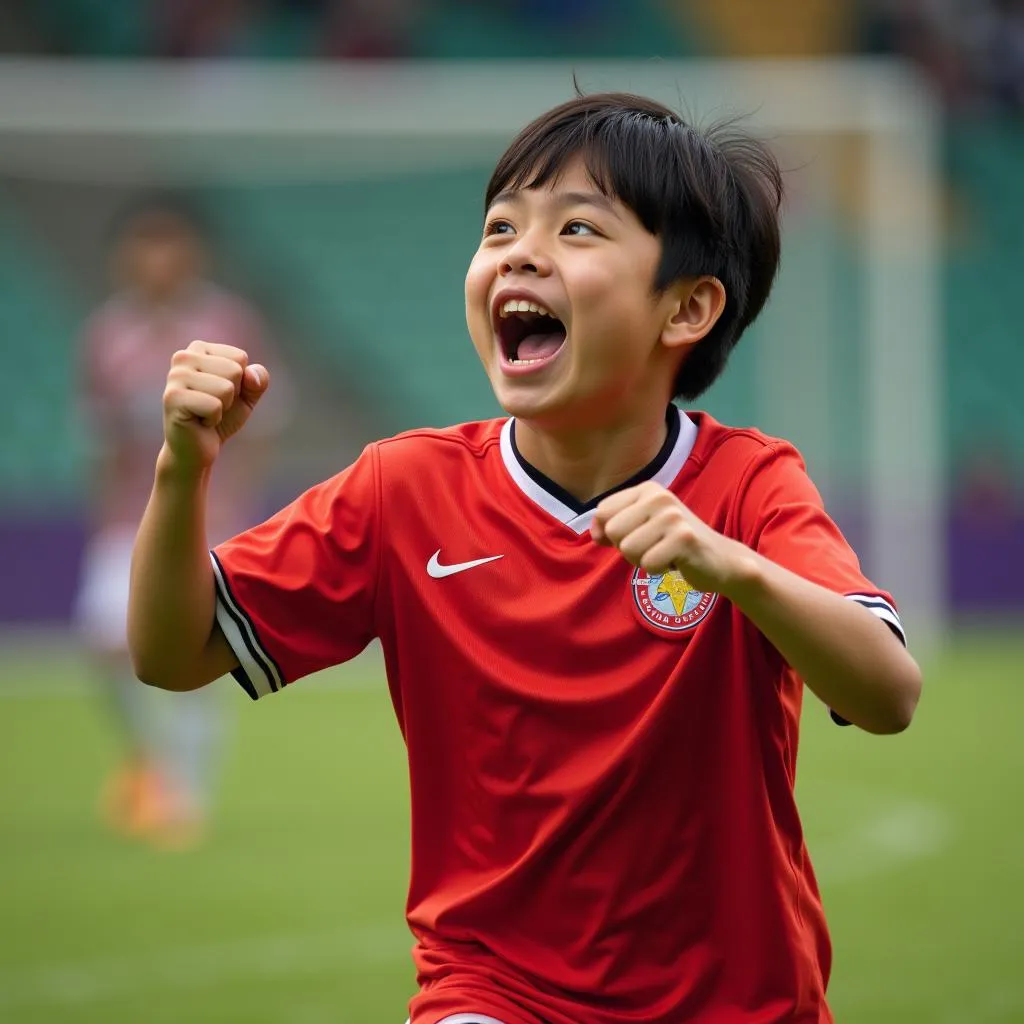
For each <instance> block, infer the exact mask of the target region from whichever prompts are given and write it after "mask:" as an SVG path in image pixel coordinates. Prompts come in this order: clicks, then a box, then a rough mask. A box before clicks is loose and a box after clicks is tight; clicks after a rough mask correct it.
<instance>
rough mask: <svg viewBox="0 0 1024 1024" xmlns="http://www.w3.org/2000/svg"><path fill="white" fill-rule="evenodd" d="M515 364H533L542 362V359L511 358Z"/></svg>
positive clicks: (511, 361)
mask: <svg viewBox="0 0 1024 1024" xmlns="http://www.w3.org/2000/svg"><path fill="white" fill-rule="evenodd" d="M509 362H510V363H511V364H512V365H513V366H531V365H532V364H533V363H541V362H543V360H542V359H510V360H509Z"/></svg>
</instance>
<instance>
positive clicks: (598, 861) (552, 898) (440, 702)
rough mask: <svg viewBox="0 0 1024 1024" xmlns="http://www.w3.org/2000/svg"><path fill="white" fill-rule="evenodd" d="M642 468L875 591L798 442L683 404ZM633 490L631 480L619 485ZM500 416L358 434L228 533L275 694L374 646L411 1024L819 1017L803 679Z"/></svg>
mask: <svg viewBox="0 0 1024 1024" xmlns="http://www.w3.org/2000/svg"><path fill="white" fill-rule="evenodd" d="M668 423H669V432H668V437H667V440H666V442H665V445H664V447H663V448H662V450H661V452H660V453H659V455H658V457H657V458H656V459H655V460H654V462H652V463H651V464H650V465H649V466H648V467H647V469H646V470H645V471H644V472H643V473H641V474H639V475H638V476H637V477H636V478H634V479H633V480H631V481H629V482H628V483H630V484H631V483H638V482H639V481H640V480H641V479H648V478H651V479H654V480H656V481H657V482H659V483H661V484H663V485H665V486H666V487H669V488H670V489H671V490H672V491H673V492H674V493H675V494H676V495H678V497H679V498H680V499H681V500H682V501H684V502H685V503H686V504H687V505H688V506H689V507H690V508H691V509H692V510H693V511H694V512H695V513H696V514H697V515H698V516H700V517H701V519H703V520H704V521H705V522H706V523H708V524H710V525H711V526H712V527H714V529H716V530H719V531H721V532H722V533H724V534H726V535H728V536H730V537H735V538H738V539H740V540H742V541H743V542H744V543H746V544H748V545H750V546H751V547H752V548H755V549H756V550H758V551H760V552H761V553H763V554H764V555H765V556H767V557H768V558H770V559H772V560H774V561H776V562H778V563H780V564H782V565H784V566H787V567H788V568H790V569H792V570H794V571H795V572H797V573H799V574H800V575H801V576H804V577H806V578H808V579H811V580H814V581H815V582H817V583H820V584H822V585H823V586H825V587H828V588H829V589H831V590H834V591H837V592H838V593H841V594H847V595H849V596H850V597H852V598H853V599H854V600H857V601H859V602H861V603H862V604H864V605H865V606H866V607H868V608H870V609H871V610H872V611H873V612H874V613H875V614H876V615H878V616H879V617H880V618H881V619H883V620H885V621H886V622H887V623H888V624H889V625H890V626H891V627H892V628H894V629H896V630H897V631H900V626H899V619H898V617H897V613H896V610H895V608H894V607H893V604H892V600H891V598H890V597H889V595H888V594H885V593H883V592H881V591H879V590H878V589H877V588H876V587H875V586H873V585H872V584H871V583H870V582H868V580H866V579H865V578H864V576H863V575H862V574H861V571H860V568H859V566H858V562H857V558H856V556H855V555H854V553H853V552H852V551H851V549H850V547H849V546H848V545H847V543H846V542H845V540H844V539H843V537H842V535H841V534H840V532H839V530H838V528H837V527H836V526H835V525H834V524H833V522H832V521H831V520H830V519H829V518H828V516H827V515H826V514H825V512H824V510H823V508H822V503H821V499H820V497H819V495H818V493H817V491H816V490H815V488H814V486H813V485H812V483H811V482H810V480H809V479H808V477H807V475H806V473H805V471H804V466H803V463H802V461H801V459H800V456H799V455H798V454H797V452H796V451H795V450H794V449H793V448H792V447H791V446H790V445H788V444H786V443H784V442H781V441H777V440H774V439H772V438H769V437H766V436H764V435H763V434H761V433H758V432H757V431H754V430H736V429H731V428H727V427H724V426H722V425H720V424H719V423H716V422H715V421H714V420H713V419H712V418H711V417H710V416H707V415H706V414H693V415H691V416H687V415H684V414H683V413H682V412H680V411H679V410H677V409H676V408H675V407H671V408H670V409H669V415H668ZM627 485H628V484H624V485H623V486H627ZM595 504H596V501H595V502H590V503H589V504H587V505H580V504H579V503H577V502H575V501H574V500H573V499H572V498H571V497H570V496H569V495H568V494H566V493H565V492H564V491H561V490H560V489H559V488H558V487H557V486H556V485H555V484H554V483H552V482H551V481H550V480H548V479H547V478H545V477H544V476H543V475H542V474H540V473H538V472H537V471H536V470H535V469H533V468H532V467H531V466H529V465H527V464H526V463H525V462H524V461H523V459H522V458H521V456H520V455H519V453H518V451H517V450H516V447H515V426H514V421H512V420H506V421H502V420H494V421H490V422H484V423H470V424H464V425H462V426H457V427H453V428H450V429H445V430H420V431H414V432H412V433H409V434H405V435H402V436H400V437H396V438H392V439H390V440H386V441H382V442H379V443H377V444H373V445H370V446H369V447H368V448H367V449H366V450H365V451H364V453H363V454H362V456H361V457H360V458H359V459H358V460H357V461H356V462H355V463H354V464H353V465H352V466H351V467H350V468H348V469H346V470H345V471H344V472H342V473H340V474H339V475H338V476H336V477H334V478H332V479H330V480H328V481H326V482H325V483H323V484H321V485H319V486H317V487H315V488H313V489H312V490H310V491H309V492H307V493H306V494H305V495H303V496H302V497H301V498H299V499H298V500H297V501H295V502H294V503H293V504H292V505H290V506H289V507H288V508H286V509H284V510H283V511H282V512H280V513H279V514H278V515H276V516H275V517H274V518H272V519H271V520H269V521H268V522H267V523H265V524H263V525H262V526H259V527H257V528H256V529H254V530H251V531H249V532H248V533H245V534H242V535H241V536H239V537H237V538H235V539H234V540H232V541H229V542H228V543H227V544H224V545H222V546H221V547H219V548H218V549H217V551H216V556H215V558H214V564H215V568H216V577H217V588H218V609H217V615H218V621H219V623H220V625H221V627H222V629H223V630H224V633H225V634H226V636H227V637H228V640H229V641H230V642H231V644H232V646H233V648H234V650H235V652H236V653H237V655H238V658H239V661H240V662H241V669H240V670H238V671H237V672H236V675H237V676H238V678H239V680H240V681H241V682H242V683H243V685H244V686H245V688H246V689H247V690H248V691H249V693H250V694H251V695H252V696H261V695H263V694H266V693H270V692H271V691H273V690H277V689H280V688H281V687H283V686H285V685H287V684H289V683H291V682H293V681H295V680H296V679H299V678H300V677H301V676H304V675H306V674H307V673H309V672H313V671H315V670H317V669H321V668H324V667H325V666H328V665H333V664H336V663H338V662H341V661H344V660H346V659H348V658H351V657H352V656H353V655H355V654H356V653H358V652H359V651H360V650H362V649H363V647H364V646H365V645H366V644H367V643H368V642H369V641H370V640H371V639H372V638H374V637H379V638H380V642H381V644H382V646H383V650H384V655H385V660H386V665H387V674H388V680H389V685H390V689H391V695H392V699H393V701H394V706H395V711H396V714H397V716H398V722H399V725H400V727H401V729H402V733H403V736H404V737H405V741H406V744H407V747H408V753H409V763H410V776H411V790H412V834H413V835H412V878H411V883H410V891H409V901H408V920H409V924H410V927H411V929H412V931H413V933H414V935H415V937H416V940H417V944H416V948H415V953H414V956H415V960H416V966H417V968H418V973H419V981H420V985H421V991H420V993H419V994H418V995H417V996H416V997H415V998H414V999H413V1002H412V1020H413V1024H436V1022H437V1021H439V1020H441V1019H442V1018H444V1017H445V1016H446V1015H448V1014H456V1013H467V1014H468V1013H479V1014H488V1015H490V1016H492V1017H494V1018H496V1019H498V1020H500V1021H502V1022H503V1024H540V1022H544V1024H626V1022H630V1024H638V1022H643V1024H681V1022H682V1021H687V1022H691V1024H755V1022H756V1024H769V1022H782V1021H785V1022H786V1024H798V1022H799V1024H812V1022H813V1024H824V1022H830V1021H831V1020H832V1017H831V1014H830V1013H829V1010H828V1007H827V1006H826V1003H825V986H826V982H827V979H828V973H829V963H830V948H829V940H828V935H827V932H826V928H825V920H824V917H823V913H822V907H821V901H820V898H819V895H818V889H817V885H816V883H815V879H814V874H813V872H812V869H811V865H810V862H809V860H808V856H807V850H806V848H805V846H804V841H803V834H802V831H801V826H800V821H799V818H798V816H797V809H796V804H795V801H794V795H793V786H794V780H795V771H796V750H797V730H798V723H799V717H800V702H801V693H802V685H801V682H800V680H799V679H798V678H797V677H796V676H795V675H794V673H793V672H792V670H791V669H789V668H788V666H787V665H786V664H785V663H784V661H783V660H782V658H781V657H780V655H779V654H778V653H777V652H776V651H775V649H774V648H773V647H772V646H771V644H769V643H768V641H767V640H766V639H765V638H764V637H763V636H762V635H761V634H760V633H759V632H758V630H757V629H756V628H755V627H754V626H753V625H752V624H751V623H750V622H749V621H748V620H747V619H746V618H745V617H744V616H743V615H742V614H741V613H740V612H739V611H738V610H737V609H736V608H735V607H733V606H732V605H731V604H730V603H729V602H728V601H726V600H725V599H723V598H720V597H717V596H716V595H714V594H706V593H700V592H698V591H695V590H694V589H693V588H692V587H690V586H689V585H688V584H687V582H686V581H685V580H684V579H683V578H682V577H681V576H680V575H679V574H678V573H669V574H667V575H665V576H655V577H651V576H649V575H648V574H647V573H645V572H643V571H642V570H638V569H635V568H634V567H633V566H631V565H629V564H628V563H627V562H626V561H625V560H624V559H623V558H622V556H621V555H620V554H619V553H618V552H617V551H615V550H613V549H609V548H605V547H600V546H598V545H596V544H595V543H594V542H593V541H592V540H591V538H590V534H589V527H590V523H591V520H592V518H593V509H594V506H595Z"/></svg>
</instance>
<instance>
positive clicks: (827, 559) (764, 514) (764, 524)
mask: <svg viewBox="0 0 1024 1024" xmlns="http://www.w3.org/2000/svg"><path fill="white" fill-rule="evenodd" d="M740 528H741V533H742V538H741V539H742V540H743V542H744V543H745V544H747V545H748V546H749V547H752V548H753V549H754V550H755V551H757V552H758V553H759V554H762V555H764V556H765V558H768V559H770V560H771V561H773V562H776V563H778V564H779V565H781V566H783V567H784V568H786V569H789V570H790V571H791V572H795V573H796V574H797V575H798V576H802V577H804V579H808V580H811V582H813V583H817V584H818V585H819V586H822V587H825V588H826V589H828V590H832V591H835V592H836V593H837V594H842V595H844V596H845V597H848V598H849V599H850V600H851V601H856V602H857V603H858V604H860V605H863V607H865V608H867V610H868V611H870V612H871V613H872V614H873V615H877V616H878V618H880V619H881V620H882V621H883V622H885V623H886V625H888V626H889V628H890V629H891V630H892V631H893V632H894V633H895V634H896V635H897V636H898V637H899V638H900V640H902V641H903V642H904V643H906V635H905V634H904V632H903V624H902V622H900V617H899V613H898V611H897V610H896V605H895V602H894V601H893V598H892V595H891V594H889V593H887V592H886V591H884V590H882V589H881V588H879V587H878V586H876V585H875V584H874V583H872V582H871V581H870V580H869V579H868V578H867V577H866V576H865V575H864V574H863V572H862V571H861V568H860V562H859V561H858V559H857V556H856V554H855V553H854V551H853V549H852V548H851V547H850V545H849V543H848V542H847V540H846V538H845V537H844V536H843V534H842V532H841V531H840V529H839V527H838V526H837V525H836V524H835V523H834V522H833V521H832V519H831V518H830V517H829V515H828V513H826V511H825V506H824V503H823V502H822V499H821V495H820V494H819V493H818V490H817V488H816V487H815V486H814V484H813V483H812V482H811V479H810V477H809V476H808V475H807V471H806V469H805V467H804V463H803V459H802V458H801V457H800V454H799V453H798V452H797V450H796V449H795V448H793V447H792V445H788V444H783V443H777V444H776V445H774V446H772V448H771V449H769V450H768V452H767V457H766V458H764V459H763V461H761V462H760V463H759V464H757V465H756V466H755V467H754V469H753V471H752V472H751V473H750V474H749V479H748V481H747V486H746V487H745V489H744V491H743V494H742V498H741V506H740Z"/></svg>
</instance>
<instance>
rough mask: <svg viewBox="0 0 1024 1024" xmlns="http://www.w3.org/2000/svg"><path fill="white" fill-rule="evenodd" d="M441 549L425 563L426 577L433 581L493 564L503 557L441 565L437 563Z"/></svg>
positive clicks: (492, 556)
mask: <svg viewBox="0 0 1024 1024" xmlns="http://www.w3.org/2000/svg"><path fill="white" fill-rule="evenodd" d="M440 554H441V549H440V548H438V549H437V550H436V551H435V552H434V553H433V554H432V555H431V556H430V561H429V562H427V575H428V576H433V578H434V579H435V580H443V579H444V578H445V576H454V575H455V574H456V573H457V572H465V571H466V570H467V569H475V568H476V567H477V566H478V565H486V563H487V562H495V561H497V560H498V559H499V558H504V557H505V556H504V555H491V556H490V558H474V559H473V561H472V562H455V563H454V564H453V565H442V564H441V563H440V562H439V561H438V556H439V555H440Z"/></svg>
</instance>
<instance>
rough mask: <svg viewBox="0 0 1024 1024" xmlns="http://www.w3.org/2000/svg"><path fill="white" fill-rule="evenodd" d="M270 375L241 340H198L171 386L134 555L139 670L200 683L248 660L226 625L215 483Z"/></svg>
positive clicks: (149, 679) (169, 686)
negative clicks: (213, 532) (217, 567)
mask: <svg viewBox="0 0 1024 1024" xmlns="http://www.w3.org/2000/svg"><path fill="white" fill-rule="evenodd" d="M269 382H270V376H269V374H268V373H267V371H266V369H265V368H264V367H262V366H258V365H254V366H249V365H248V357H247V355H246V353H245V352H243V351H242V350H241V349H238V348H234V347H232V346H230V345H214V344H209V343H207V342H202V341H194V342H192V344H191V345H189V347H188V348H187V349H185V350H184V351H181V352H176V353H175V354H174V357H173V359H172V361H171V369H170V373H169V374H168V377H167V387H166V389H165V390H164V398H163V416H164V444H163V447H162V448H161V450H160V455H159V456H158V458H157V465H156V474H155V479H154V483H153V491H152V493H151V495H150V498H149V504H148V505H147V506H146V511H145V514H144V515H143V517H142V522H141V524H140V526H139V531H138V535H137V537H136V540H135V548H134V551H133V554H132V572H131V591H130V597H129V602H128V649H129V652H130V654H131V658H132V664H133V666H134V669H135V673H136V675H137V676H138V677H139V679H141V680H142V681H143V682H145V683H149V684H150V685H152V686H158V687H160V688H161V689H165V690H194V689H197V688H198V687H200V686H204V685H205V684H206V683H209V682H212V681H213V680H214V679H217V678H219V677H220V676H222V675H224V674H225V673H227V672H230V671H231V670H232V669H234V668H236V667H237V666H238V659H237V658H236V656H235V654H234V652H233V651H232V650H231V648H230V646H229V645H228V642H227V640H225V638H224V635H223V634H222V633H221V631H220V628H219V627H218V626H217V624H216V617H215V611H216V598H215V590H214V579H213V567H212V565H211V563H210V554H209V548H208V546H207V541H206V508H205V505H206V490H207V483H208V480H209V476H210V470H211V468H212V466H213V463H214V462H215V461H216V458H217V456H218V455H219V453H220V449H221V446H222V445H223V444H224V443H225V442H226V441H227V440H228V439H229V438H230V437H231V435H232V434H235V433H237V432H238V431H239V430H240V429H241V428H242V427H243V426H244V425H245V423H246V421H247V420H248V418H249V416H250V414H251V413H252V410H253V409H254V408H255V406H256V403H257V402H258V401H259V399H260V398H261V397H262V395H263V393H264V392H265V391H266V390H267V386H268V384H269Z"/></svg>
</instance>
